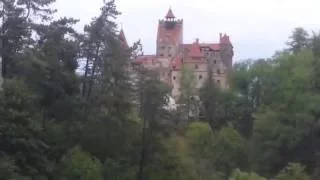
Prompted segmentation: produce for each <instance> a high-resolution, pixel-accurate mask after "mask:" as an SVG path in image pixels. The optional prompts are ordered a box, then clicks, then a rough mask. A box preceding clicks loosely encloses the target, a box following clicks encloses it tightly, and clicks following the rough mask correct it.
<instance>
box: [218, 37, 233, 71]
mask: <svg viewBox="0 0 320 180" xmlns="http://www.w3.org/2000/svg"><path fill="white" fill-rule="evenodd" d="M219 43H220V50H221V60H222V62H223V63H224V64H225V66H226V67H227V68H228V69H231V68H232V63H233V55H234V54H233V45H232V43H231V41H230V37H229V36H228V35H227V34H224V35H222V33H220V42H219Z"/></svg>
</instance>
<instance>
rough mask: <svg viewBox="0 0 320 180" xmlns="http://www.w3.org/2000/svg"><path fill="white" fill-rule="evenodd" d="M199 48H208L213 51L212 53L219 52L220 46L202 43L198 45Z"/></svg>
mask: <svg viewBox="0 0 320 180" xmlns="http://www.w3.org/2000/svg"><path fill="white" fill-rule="evenodd" d="M200 46H201V47H209V48H210V49H212V50H214V51H220V44H217V43H210V44H206V43H202V44H200Z"/></svg>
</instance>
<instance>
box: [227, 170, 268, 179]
mask: <svg viewBox="0 0 320 180" xmlns="http://www.w3.org/2000/svg"><path fill="white" fill-rule="evenodd" d="M229 180H266V178H263V177H261V176H259V175H257V174H256V173H246V172H241V171H240V170H239V169H236V170H235V171H234V172H233V173H232V175H231V177H230V178H229Z"/></svg>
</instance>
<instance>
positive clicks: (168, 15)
mask: <svg viewBox="0 0 320 180" xmlns="http://www.w3.org/2000/svg"><path fill="white" fill-rule="evenodd" d="M173 18H176V17H175V16H174V14H173V12H172V9H171V8H169V10H168V12H167V15H166V19H173Z"/></svg>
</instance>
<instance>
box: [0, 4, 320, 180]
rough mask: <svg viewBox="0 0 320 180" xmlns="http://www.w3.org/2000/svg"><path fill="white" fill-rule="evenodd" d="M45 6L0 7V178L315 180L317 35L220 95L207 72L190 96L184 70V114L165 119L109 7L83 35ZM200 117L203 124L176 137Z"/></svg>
mask: <svg viewBox="0 0 320 180" xmlns="http://www.w3.org/2000/svg"><path fill="white" fill-rule="evenodd" d="M53 2H54V0H41V1H40V0H6V1H1V3H0V6H1V7H2V8H3V9H2V11H1V13H0V18H1V24H0V42H1V46H0V56H1V59H2V62H1V63H2V64H1V65H2V67H1V68H2V69H1V75H2V77H3V78H4V84H3V88H1V90H0V179H4V180H11V179H13V180H15V179H17V180H18V179H19V180H20V179H21V180H31V179H35V180H46V179H50V180H51V179H83V180H86V179H87V180H93V179H97V180H99V179H109V180H131V179H138V180H146V179H152V180H220V179H228V178H229V179H230V180H253V179H254V180H256V179H257V180H265V178H263V177H260V176H258V175H257V174H256V173H258V174H261V175H263V176H265V177H269V178H270V177H275V179H276V180H286V179H288V180H289V179H290V180H291V179H293V180H295V179H296V180H309V179H310V177H309V175H308V174H307V172H310V173H312V174H313V177H315V179H317V177H319V175H318V174H319V167H320V158H319V155H318V154H319V152H320V143H319V142H320V141H319V138H320V125H319V124H320V122H319V120H320V108H319V107H320V106H319V104H320V94H319V92H320V80H319V79H320V63H319V62H320V35H319V34H317V33H314V34H313V37H310V36H309V34H308V32H307V31H305V30H304V29H302V28H296V29H295V30H294V31H293V33H292V36H290V40H289V42H288V45H289V51H284V52H277V53H276V54H275V55H274V56H273V57H272V58H270V59H258V60H252V61H245V62H240V63H236V64H235V65H234V68H233V73H232V75H231V77H230V85H231V87H230V89H228V90H223V89H220V88H219V86H217V85H215V84H214V81H213V73H212V72H211V71H210V70H209V72H208V79H207V80H206V82H205V85H204V87H202V88H201V90H200V91H199V92H198V90H197V89H196V82H195V81H196V78H195V74H194V72H193V70H192V69H191V68H188V67H186V66H185V67H183V68H182V76H181V79H180V80H181V81H180V88H181V96H180V99H179V100H180V103H181V104H183V105H184V106H180V108H181V109H179V110H180V111H177V112H171V111H167V110H166V109H165V108H164V106H165V105H166V104H167V102H168V94H169V93H170V89H169V87H168V86H167V85H166V84H164V83H162V82H161V81H160V79H159V76H158V73H157V72H155V71H148V70H146V69H143V68H132V67H130V63H131V58H134V57H136V56H137V55H138V54H139V53H141V49H139V48H140V44H139V42H137V43H135V44H134V46H133V47H132V48H130V47H125V46H123V42H122V41H121V40H120V39H119V37H118V35H117V34H118V30H117V24H116V18H117V16H118V15H119V14H120V13H119V12H118V11H117V7H116V5H115V1H113V0H112V1H108V2H107V1H104V4H103V6H102V8H101V13H100V14H99V16H97V17H95V18H93V19H92V21H91V23H90V24H89V25H86V26H85V28H84V33H83V34H79V33H78V32H76V31H75V30H74V29H73V26H74V24H76V23H77V22H78V21H77V20H75V19H72V18H62V19H59V20H55V21H54V20H52V19H51V18H52V15H53V13H54V12H55V10H53V9H52V8H51V7H50V5H51V4H52V3H53ZM38 20H42V21H39V23H37V22H38ZM222 56H224V55H223V54H222ZM211 65H212V64H211ZM79 66H84V67H79ZM82 68H83V69H82ZM210 69H211V68H210ZM79 72H80V73H79ZM132 77H136V78H132ZM198 96H199V97H200V98H198ZM200 101H201V102H200ZM200 107H201V108H202V109H203V114H204V117H203V119H201V120H204V122H194V123H191V124H190V121H185V125H186V126H185V127H186V129H184V127H180V126H179V127H176V126H177V125H178V123H176V119H180V120H181V119H184V118H182V117H188V120H189V119H190V117H191V115H192V116H193V115H195V116H193V117H194V118H193V120H195V121H196V120H198V117H197V116H198V114H199V109H201V108H200ZM179 113H180V114H179ZM177 114H179V117H178V116H177ZM177 129H178V130H177ZM74 147H76V148H74ZM290 162H297V163H296V164H293V163H290ZM288 163H289V165H288ZM287 165H288V166H287ZM285 166H287V167H285ZM239 169H241V170H243V171H247V172H251V173H246V172H241V171H240V170H239ZM281 170H282V171H281ZM254 172H256V173H254Z"/></svg>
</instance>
